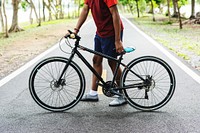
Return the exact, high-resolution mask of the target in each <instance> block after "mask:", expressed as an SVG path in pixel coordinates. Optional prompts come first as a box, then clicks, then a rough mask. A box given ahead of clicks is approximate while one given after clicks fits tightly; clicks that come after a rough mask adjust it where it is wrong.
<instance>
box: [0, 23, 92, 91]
mask: <svg viewBox="0 0 200 133" xmlns="http://www.w3.org/2000/svg"><path fill="white" fill-rule="evenodd" d="M91 21H92V19H90V20H88V21H87V22H86V23H84V25H83V26H82V27H84V26H85V25H87V24H88V23H90V22H91ZM63 34H64V33H63ZM58 47H59V43H57V44H55V45H54V46H53V47H51V48H50V49H48V50H46V51H45V52H43V53H42V54H40V55H38V56H37V57H35V58H34V59H33V60H31V61H29V62H28V63H26V64H25V65H23V66H22V67H20V68H19V69H17V70H16V71H14V72H12V73H11V74H9V75H8V76H6V77H5V78H3V79H2V80H0V87H2V86H3V85H5V84H6V83H8V82H9V81H10V80H12V79H13V78H15V77H16V76H17V75H19V74H21V73H22V72H23V71H25V70H26V69H28V68H29V67H31V66H32V65H33V64H35V63H36V62H37V61H39V60H40V59H42V58H43V57H45V56H46V55H47V54H49V53H50V52H52V51H54V50H55V49H57V48H58Z"/></svg>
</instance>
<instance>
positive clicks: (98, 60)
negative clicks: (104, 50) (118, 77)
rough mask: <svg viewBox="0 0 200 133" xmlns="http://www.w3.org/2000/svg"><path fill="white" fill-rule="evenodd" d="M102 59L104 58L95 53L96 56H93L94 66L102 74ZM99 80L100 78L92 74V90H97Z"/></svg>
mask: <svg viewBox="0 0 200 133" xmlns="http://www.w3.org/2000/svg"><path fill="white" fill-rule="evenodd" d="M102 60H103V58H102V57H101V56H98V55H94V57H93V68H94V69H95V70H96V71H97V73H98V74H99V75H100V76H101V74H102ZM97 82H98V79H97V77H96V76H95V75H94V74H93V76H92V90H93V91H97V87H98V85H97Z"/></svg>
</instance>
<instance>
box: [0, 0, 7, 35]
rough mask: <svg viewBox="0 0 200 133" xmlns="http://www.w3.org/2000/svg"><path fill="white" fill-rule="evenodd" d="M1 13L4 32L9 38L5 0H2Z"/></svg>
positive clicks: (0, 1) (0, 4) (0, 0)
mask: <svg viewBox="0 0 200 133" xmlns="http://www.w3.org/2000/svg"><path fill="white" fill-rule="evenodd" d="M2 10H3V13H2ZM0 13H1V18H2V31H3V32H5V37H6V38H7V37H9V36H8V23H7V15H6V10H5V0H0ZM3 14H4V15H3ZM3 18H4V19H3ZM4 21H5V23H4Z"/></svg>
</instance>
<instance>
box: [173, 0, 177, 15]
mask: <svg viewBox="0 0 200 133" xmlns="http://www.w3.org/2000/svg"><path fill="white" fill-rule="evenodd" d="M172 1H173V7H174V13H173V15H172V17H174V18H178V12H177V9H178V8H177V0H172Z"/></svg>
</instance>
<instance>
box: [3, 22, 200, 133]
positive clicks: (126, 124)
mask: <svg viewBox="0 0 200 133" xmlns="http://www.w3.org/2000/svg"><path fill="white" fill-rule="evenodd" d="M123 23H124V26H125V30H124V40H123V42H124V45H125V46H135V47H136V51H135V52H133V53H131V54H127V55H125V58H124V62H126V63H127V62H129V61H130V60H132V59H134V58H136V57H139V56H143V55H154V56H157V57H160V58H162V59H164V60H165V61H166V62H167V63H169V64H170V66H171V67H172V68H173V70H174V73H175V76H176V81H177V83H176V91H175V93H174V95H173V97H172V99H171V100H170V101H169V103H167V105H165V106H164V107H162V108H161V109H159V110H158V111H154V112H142V111H138V110H136V109H134V108H132V107H131V106H129V105H125V106H122V107H109V106H108V104H109V102H111V101H112V100H113V99H112V98H107V97H106V96H104V95H99V97H100V101H99V102H98V103H85V102H79V103H78V104H77V105H76V106H75V107H74V108H72V109H70V110H68V111H66V112H63V113H53V112H49V111H46V110H44V109H42V108H41V107H39V106H38V105H37V104H36V103H35V102H34V101H33V99H32V97H31V95H30V93H29V90H28V79H29V75H30V72H31V70H32V68H33V66H34V65H35V64H34V62H38V61H37V59H39V57H38V58H36V59H35V60H33V61H31V62H29V63H28V64H27V65H26V66H25V67H23V68H21V69H20V70H18V71H17V72H15V76H13V78H9V77H7V78H6V79H3V80H2V81H0V83H1V87H0V132H1V133H27V132H29V133H31V132H37V133H40V132H41V133H44V132H47V133H49V132H50V133H52V132H53V133H63V132H66V133H73V132H76V133H79V132H80V133H96V132H97V133H101V132H102V133H104V132H106V133H121V132H125V133H140V132H143V133H144V132H145V133H186V132H187V133H188V132H190V133H198V132H200V127H199V123H200V113H199V112H200V102H199V101H200V83H199V81H198V80H194V79H193V78H192V76H189V75H188V74H187V73H186V72H185V71H184V70H183V69H181V67H183V66H178V65H177V63H176V61H172V60H173V59H172V58H171V57H167V56H166V54H164V53H163V52H162V51H160V49H159V48H157V47H155V45H154V44H152V42H151V41H149V40H148V39H147V38H145V37H144V36H143V35H142V34H141V33H139V32H138V31H137V30H136V29H135V28H133V26H132V25H131V24H129V23H128V21H127V20H125V19H123ZM94 32H95V27H94V23H93V21H89V22H88V23H86V24H85V25H84V27H83V28H82V29H81V33H80V35H81V36H82V40H81V44H83V45H85V46H87V47H89V48H93V37H94ZM64 47H65V46H64ZM164 49H165V48H164ZM49 51H50V53H49V52H48V53H47V52H46V53H44V54H42V55H40V57H42V58H41V59H39V60H42V59H43V58H47V57H48V56H65V57H66V56H69V55H66V54H64V53H62V52H61V51H60V50H59V48H58V47H57V44H56V45H55V47H54V48H52V49H51V50H49ZM169 53H170V52H169ZM170 54H172V53H170ZM84 55H85V56H86V58H87V59H88V60H90V62H91V60H92V55H91V54H87V53H84ZM172 55H173V54H172ZM173 56H174V57H176V56H175V55H173ZM170 58H171V59H170ZM177 58H178V57H177ZM178 60H180V59H179V58H178ZM76 62H77V63H78V64H79V66H80V67H81V68H82V69H83V71H84V74H85V77H86V80H87V81H86V88H87V90H86V91H88V89H89V88H90V84H91V80H90V79H91V78H90V77H91V73H90V71H88V69H87V68H86V67H84V66H83V64H82V63H81V62H80V61H79V60H78V59H77V58H76ZM30 64H33V65H30ZM104 69H105V70H107V80H109V79H110V78H111V76H112V75H111V71H110V69H109V67H108V65H107V62H106V61H104ZM197 77H199V73H198V72H197ZM7 80H9V82H6V81H7Z"/></svg>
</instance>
